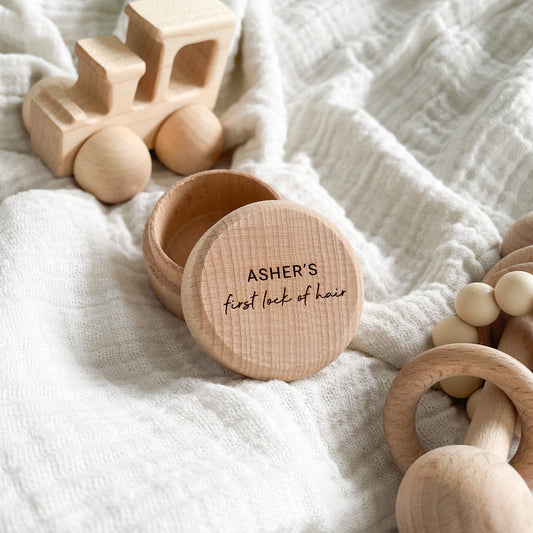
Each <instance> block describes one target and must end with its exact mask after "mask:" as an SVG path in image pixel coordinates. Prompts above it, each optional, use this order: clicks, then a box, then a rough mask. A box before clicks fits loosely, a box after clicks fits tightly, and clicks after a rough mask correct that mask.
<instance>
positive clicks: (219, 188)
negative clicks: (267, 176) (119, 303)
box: [143, 170, 280, 318]
mask: <svg viewBox="0 0 533 533" xmlns="http://www.w3.org/2000/svg"><path fill="white" fill-rule="evenodd" d="M263 200H280V196H279V195H278V193H277V192H276V191H274V189H272V188H271V187H270V186H269V185H267V184H266V183H264V182H263V181H261V180H259V179H257V178H255V177H254V176H250V175H249V174H245V173H244V172H237V171H234V170H211V171H206V172H201V173H198V174H194V175H192V176H189V177H188V178H185V179H182V180H180V181H178V183H176V185H174V187H172V188H171V189H169V190H168V191H167V192H166V193H165V194H164V195H163V196H162V197H161V198H160V199H159V201H158V202H157V204H156V206H155V207H154V210H153V211H152V214H151V215H150V217H149V218H148V220H147V222H146V226H145V230H144V235H143V254H144V260H145V263H146V267H147V270H148V274H149V276H150V281H151V283H152V287H153V289H154V291H155V293H156V294H157V296H158V297H159V299H160V300H161V302H162V303H163V304H164V305H165V306H166V307H167V308H168V309H169V310H170V311H172V312H173V313H174V314H175V315H177V316H178V317H180V318H183V309H182V305H181V280H182V276H183V269H184V267H185V263H186V261H187V258H188V257H189V254H190V252H191V250H192V249H193V247H194V245H195V244H196V243H197V241H198V240H199V239H200V237H201V236H202V235H203V234H204V233H205V232H206V231H207V230H208V229H209V228H210V227H211V226H213V224H215V223H216V222H217V221H218V220H220V219H221V218H222V217H223V216H224V215H226V214H227V213H229V212H231V211H234V210H235V209H237V208H239V207H242V206H243V205H247V204H249V203H252V202H259V201H263Z"/></svg>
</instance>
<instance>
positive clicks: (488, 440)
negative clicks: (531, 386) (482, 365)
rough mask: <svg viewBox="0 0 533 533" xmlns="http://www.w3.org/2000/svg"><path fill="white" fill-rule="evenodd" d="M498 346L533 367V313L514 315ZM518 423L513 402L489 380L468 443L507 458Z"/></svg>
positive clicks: (528, 366) (466, 440) (532, 479)
mask: <svg viewBox="0 0 533 533" xmlns="http://www.w3.org/2000/svg"><path fill="white" fill-rule="evenodd" d="M498 349H499V350H500V351H502V352H505V353H507V354H509V355H510V356H512V357H513V358H514V359H516V360H517V361H519V362H520V363H522V364H523V365H525V366H526V367H527V368H529V369H530V368H533V316H531V315H526V316H521V317H513V318H511V319H510V320H509V321H508V323H507V325H506V327H505V329H504V332H503V334H502V337H501V339H500V344H499V345H498ZM531 393H533V391H531V392H530V394H531ZM515 424H516V411H515V408H514V406H513V404H512V402H511V401H510V400H509V398H508V397H507V396H506V394H504V393H503V392H502V391H501V390H500V389H499V388H498V387H496V385H495V384H494V383H486V384H485V386H484V387H483V392H482V395H481V398H480V400H479V403H478V406H477V409H476V412H475V414H474V416H473V418H472V421H471V423H470V426H469V428H468V432H467V434H466V437H465V444H470V445H471V446H478V447H480V448H483V449H485V450H488V451H491V452H493V453H494V454H496V455H499V456H500V457H501V458H502V459H503V460H507V454H508V453H509V447H510V445H511V441H512V439H513V434H514V429H515ZM531 472H532V473H531V476H532V477H531V479H530V480H528V483H530V484H532V485H533V469H532V471H531Z"/></svg>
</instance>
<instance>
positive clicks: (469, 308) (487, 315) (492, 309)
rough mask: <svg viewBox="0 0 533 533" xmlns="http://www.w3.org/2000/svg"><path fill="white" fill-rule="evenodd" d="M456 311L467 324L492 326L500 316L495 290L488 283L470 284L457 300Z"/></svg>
mask: <svg viewBox="0 0 533 533" xmlns="http://www.w3.org/2000/svg"><path fill="white" fill-rule="evenodd" d="M455 311H456V312H457V314H458V315H459V317H460V318H462V319H463V320H464V321H465V322H467V323H468V324H470V325H472V326H476V327H480V326H487V325H489V324H492V322H494V321H495V320H496V319H497V318H498V315H499V314H500V308H499V307H498V304H497V303H496V300H495V298H494V289H493V288H492V287H491V286H490V285H487V284H486V283H480V282H476V283H469V284H468V285H465V286H464V287H463V288H462V289H461V290H460V291H459V292H458V293H457V297H456V298H455Z"/></svg>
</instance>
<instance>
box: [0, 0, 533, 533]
mask: <svg viewBox="0 0 533 533" xmlns="http://www.w3.org/2000/svg"><path fill="white" fill-rule="evenodd" d="M228 4H229V5H230V7H231V8H232V9H233V10H234V11H235V12H236V14H237V16H238V18H239V25H238V32H237V35H236V37H235V41H234V44H233V48H232V53H231V57H230V60H229V63H228V70H227V75H226V77H225V80H224V83H223V88H222V92H221V95H220V99H219V105H218V109H217V111H218V112H219V113H220V115H221V117H222V119H223V123H224V125H225V127H226V129H227V144H228V147H233V146H237V145H238V147H237V149H236V150H235V152H234V153H233V160H232V166H233V167H234V168H236V169H239V170H244V171H247V172H250V173H252V174H255V175H257V176H258V177H260V178H262V179H264V180H265V181H267V182H268V183H270V184H271V185H273V186H274V187H275V188H276V189H277V190H278V191H279V192H280V193H281V194H282V196H283V197H284V198H285V199H287V200H291V201H296V202H300V203H302V204H305V205H308V206H310V207H313V208H315V209H317V210H319V211H321V212H322V213H324V214H325V215H326V216H328V217H329V218H331V219H332V220H333V221H334V222H335V223H336V224H338V226H339V227H340V228H341V229H342V231H343V232H344V233H345V234H346V236H347V237H348V239H349V240H350V242H351V243H352V245H353V247H354V249H355V250H356V253H357V255H358V257H359V259H360V262H361V265H362V268H363V271H364V282H365V290H366V301H365V307H364V311H363V316H362V322H361V325H360V327H359V329H358V331H357V334H356V336H355V337H354V339H353V341H352V342H351V344H350V346H349V349H348V350H347V351H346V352H345V353H344V354H342V355H341V356H340V357H339V359H338V360H337V361H336V362H335V363H333V364H332V365H330V366H329V367H328V368H326V369H325V370H323V371H322V372H320V373H319V374H317V375H316V376H314V377H312V378H309V379H306V380H302V381H299V382H296V383H292V384H286V383H282V382H267V383H264V382H259V381H254V380H250V379H244V378H242V377H240V376H238V375H235V374H233V373H231V372H229V371H226V370H224V369H222V368H221V367H219V366H218V365H217V364H215V363H213V362H211V361H210V360H209V359H208V358H207V357H206V356H204V355H203V354H202V353H201V351H200V350H199V349H198V348H197V347H196V346H195V343H194V341H193V340H192V338H191V337H190V335H189V333H188V332H187V329H186V327H185V325H184V323H182V322H181V321H180V320H178V319H177V318H176V317H174V316H173V315H172V314H171V313H170V312H168V311H167V310H166V309H165V308H164V307H163V306H162V305H161V304H160V303H159V301H158V300H157V299H156V297H155V296H154V294H153V292H152V289H151V288H150V285H149V281H148V276H147V274H146V271H145V267H144V262H143V258H142V254H141V249H140V243H141V235H142V231H143V227H144V223H145V221H146V218H147V217H148V215H149V213H150V212H151V210H152V209H153V206H154V204H155V202H156V201H157V199H158V198H159V197H160V195H161V194H162V193H163V192H164V191H165V190H167V189H168V188H169V187H170V186H171V185H172V184H173V183H174V182H175V180H176V176H175V175H173V174H172V173H171V172H169V171H167V170H165V169H164V168H163V167H162V166H161V165H159V164H158V163H154V171H153V176H152V179H151V181H150V183H149V185H148V187H147V189H146V191H145V192H143V193H142V194H140V195H139V196H137V197H136V198H134V199H133V200H131V201H130V202H127V203H125V204H122V205H118V206H114V207H108V206H104V205H102V204H101V203H99V202H98V201H97V200H96V199H94V198H93V197H92V196H90V195H89V194H87V193H85V192H83V191H81V190H80V189H79V188H78V187H77V186H76V185H75V183H74V182H73V180H72V179H71V178H63V179H57V178H55V177H54V176H53V175H52V174H51V173H50V171H49V170H48V169H47V168H46V167H45V166H44V165H43V164H42V163H41V162H40V160H39V159H38V158H37V157H36V156H34V155H33V154H32V153H31V149H30V142H29V136H28V134H27V133H26V131H25V130H24V127H23V125H22V120H21V104H22V99H23V97H24V95H25V93H26V92H27V91H28V89H29V87H30V86H31V84H32V83H34V82H35V81H37V80H39V79H40V78H41V77H43V76H48V75H63V76H70V77H75V72H76V70H75V64H74V60H73V47H74V43H75V42H76V41H77V40H78V39H80V38H84V37H89V36H95V35H100V34H108V33H112V32H115V33H117V34H118V35H120V36H123V35H124V28H125V18H124V17H123V16H120V13H121V10H122V7H123V6H122V3H121V2H119V1H109V0H105V1H104V0H62V1H56V0H39V1H37V0H31V1H30V0H3V1H2V2H0V52H2V55H1V56H0V202H1V203H0V428H1V430H0V431H1V433H0V530H1V531H6V532H19V531H54V532H55V531H58V532H78V531H80V532H85V531H87V532H88V531H90V532H95V531H98V532H100V531H101V532H115V531H124V532H125V531H128V532H132V531H139V532H145V531H146V532H148V531H151V532H152V531H153V532H179V531H187V532H189V531H195V532H196V531H221V532H226V531H227V532H234V531H243V532H244V531H246V532H251V531H291V532H292V531H307V532H311V531H313V532H314V531H324V532H329V531H335V532H338V531H355V532H382V531H387V530H390V529H392V528H394V524H395V522H394V515H393V510H394V499H395V494H396V490H397V487H398V484H399V481H400V474H399V473H398V471H397V470H396V469H395V467H394V466H393V464H392V461H391V459H390V457H389V454H388V451H387V448H386V444H385V441H384V436H383V430H382V415H381V412H382V406H383V402H384V399H385V396H386V393H387V390H388V387H389V385H390V383H391V381H392V379H393V378H394V376H395V374H396V372H397V369H398V368H400V367H401V366H402V365H404V364H405V363H406V362H407V361H409V360H410V359H412V358H413V357H415V356H416V355H417V354H418V353H420V352H421V351H423V350H425V349H426V348H429V347H430V333H431V329H432V326H433V325H434V324H435V323H436V322H437V321H438V320H439V319H441V318H443V317H444V316H447V315H448V314H450V313H451V312H452V304H453V298H454V296H455V294H456V293H457V291H458V290H459V289H460V288H461V287H462V286H463V285H464V284H466V283H467V282H469V281H473V280H479V279H480V278H481V277H482V275H483V273H484V272H485V271H486V270H487V269H488V268H489V267H490V266H491V265H492V264H493V263H494V262H495V261H496V260H497V258H498V248H499V243H500V240H501V235H503V233H505V231H506V229H507V228H508V227H509V225H510V224H511V222H512V221H513V220H515V219H516V218H518V217H519V216H521V215H522V214H524V213H526V212H527V211H529V210H531V209H532V207H533V187H532V176H533V155H532V153H533V152H532V150H531V148H532V146H531V145H532V139H533V48H532V47H533V2H532V1H522V2H520V1H516V2H513V1H507V0H492V1H489V0H484V1H481V0H472V1H468V2H465V1H464V0H450V1H444V0H433V1H428V0H418V1H417V0H397V1H392V0H389V1H385V0H383V1H378V0H376V1H371V2H369V1H358V0H357V1H356V0H352V1H350V0H297V1H290V2H287V1H284V0H270V1H267V0H248V1H245V0H231V1H228ZM466 425H467V422H466V416H465V414H464V412H463V411H462V410H461V409H459V408H457V407H455V406H453V405H452V402H451V401H450V400H449V399H448V398H447V397H445V395H444V394H443V393H441V392H438V391H432V392H431V393H428V394H427V395H426V397H425V398H424V400H423V402H422V405H421V407H420V409H419V434H420V436H421V439H422V441H423V443H424V444H425V445H426V446H427V447H436V446H439V445H444V444H446V443H452V442H460V441H461V440H462V436H463V434H464V432H465V430H466Z"/></svg>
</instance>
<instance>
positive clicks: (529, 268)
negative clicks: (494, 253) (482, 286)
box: [483, 262, 533, 287]
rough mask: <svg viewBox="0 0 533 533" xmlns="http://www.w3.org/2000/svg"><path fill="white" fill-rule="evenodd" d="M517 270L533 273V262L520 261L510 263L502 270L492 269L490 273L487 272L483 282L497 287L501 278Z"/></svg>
mask: <svg viewBox="0 0 533 533" xmlns="http://www.w3.org/2000/svg"><path fill="white" fill-rule="evenodd" d="M517 270H521V271H522V272H529V273H530V274H533V262H532V263H518V264H514V265H510V266H508V267H506V268H503V269H502V270H498V271H494V272H493V271H492V270H491V271H490V272H489V274H490V276H489V275H488V274H487V275H486V276H485V277H484V278H483V282H484V283H486V284H487V285H490V286H491V287H495V286H496V283H498V281H499V280H500V278H503V276H505V274H507V273H508V272H516V271H517Z"/></svg>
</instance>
